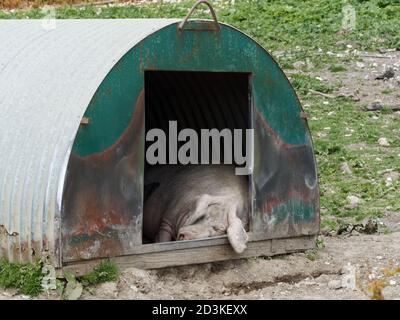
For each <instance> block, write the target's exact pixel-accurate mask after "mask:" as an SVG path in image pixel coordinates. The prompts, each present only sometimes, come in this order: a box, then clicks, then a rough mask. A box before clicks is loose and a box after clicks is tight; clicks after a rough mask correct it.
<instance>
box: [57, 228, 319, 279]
mask: <svg viewBox="0 0 400 320" xmlns="http://www.w3.org/2000/svg"><path fill="white" fill-rule="evenodd" d="M315 237H316V236H315V235H312V236H303V237H296V238H288V239H269V240H261V241H253V242H249V243H248V244H247V249H246V250H245V251H244V252H243V253H241V254H237V253H235V252H234V251H233V250H232V248H231V246H230V245H229V244H216V245H210V246H202V247H192V248H184V249H176V250H171V251H160V252H147V253H139V254H134V255H127V256H121V257H115V258H110V260H111V261H113V262H114V263H115V264H116V265H117V266H118V268H119V270H120V271H123V270H125V269H127V268H130V267H136V268H140V269H158V268H164V267H172V266H181V265H189V264H199V263H206V262H213V261H222V260H231V259H241V258H250V257H257V256H273V255H278V254H285V253H290V252H295V251H304V250H308V249H313V248H315ZM102 260H103V259H96V260H88V261H79V262H72V263H69V264H66V265H65V266H64V267H63V268H61V269H59V270H58V276H59V277H63V271H68V272H71V273H73V274H75V275H76V276H81V275H84V274H86V273H88V272H89V271H91V270H92V269H93V268H94V267H96V266H97V265H98V264H99V263H100V262H101V261H102Z"/></svg>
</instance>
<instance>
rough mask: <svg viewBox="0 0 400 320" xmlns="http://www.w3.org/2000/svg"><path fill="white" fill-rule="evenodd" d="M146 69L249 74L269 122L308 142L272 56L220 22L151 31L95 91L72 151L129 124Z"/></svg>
mask: <svg viewBox="0 0 400 320" xmlns="http://www.w3.org/2000/svg"><path fill="white" fill-rule="evenodd" d="M145 70H176V71H179V70H182V71H183V70H187V71H188V70H190V71H218V72H250V73H252V83H253V99H254V103H255V107H256V108H258V109H259V110H260V111H261V112H262V114H263V115H264V117H265V118H267V119H268V124H269V126H270V127H271V128H272V130H274V131H275V132H276V133H277V134H278V135H279V137H280V138H281V139H282V140H283V141H285V142H286V143H288V144H309V143H310V137H309V134H308V130H307V128H306V125H305V122H304V121H299V116H300V112H301V107H300V104H299V102H298V99H297V97H296V95H295V92H294V90H293V89H292V87H291V86H290V83H289V81H288V80H287V78H286V76H285V75H284V73H283V72H282V70H281V69H280V68H279V66H278V65H277V63H276V62H275V61H274V60H273V59H272V57H271V56H270V55H269V54H268V53H267V52H266V51H265V50H264V49H263V48H262V47H261V46H259V45H258V44H257V43H256V42H255V41H254V40H252V39H251V38H249V37H248V36H246V35H245V34H243V33H241V32H240V31H238V30H236V29H234V28H232V27H229V26H226V25H221V30H220V32H215V31H198V30H197V31H194V30H184V31H182V32H178V31H177V26H176V25H171V26H168V27H165V28H164V29H161V30H160V31H158V32H156V33H154V34H152V35H150V36H149V37H147V38H146V39H144V40H143V41H142V42H141V43H139V44H138V45H137V46H135V47H134V48H132V49H131V50H130V51H129V52H128V53H127V54H125V56H124V57H123V58H122V59H121V60H120V61H119V62H118V63H117V64H116V65H115V66H114V68H113V69H112V70H111V71H110V72H109V74H108V75H107V77H106V78H105V79H104V81H103V83H102V84H101V86H100V87H99V88H98V90H97V92H96V93H95V95H94V97H93V99H92V101H91V103H90V105H89V107H88V109H87V111H86V113H85V117H87V118H89V119H90V124H89V125H86V126H81V127H80V129H79V131H78V134H77V136H76V140H75V144H74V147H73V153H75V154H77V155H80V156H87V155H90V154H93V153H98V152H101V151H104V150H105V149H107V148H109V147H110V146H112V145H113V144H114V143H115V142H116V141H117V140H118V138H119V137H120V136H121V134H122V132H123V131H124V130H125V128H126V127H127V125H128V123H129V121H130V119H131V117H132V114H133V112H134V109H133V106H134V103H135V101H136V99H137V97H138V95H139V92H140V91H141V90H142V89H143V83H144V71H145Z"/></svg>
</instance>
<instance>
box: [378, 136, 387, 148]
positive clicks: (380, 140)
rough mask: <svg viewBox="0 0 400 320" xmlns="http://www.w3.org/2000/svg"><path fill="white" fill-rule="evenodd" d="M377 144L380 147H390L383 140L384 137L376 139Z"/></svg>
mask: <svg viewBox="0 0 400 320" xmlns="http://www.w3.org/2000/svg"><path fill="white" fill-rule="evenodd" d="M378 144H379V145H380V146H381V147H389V146H390V143H389V141H388V140H387V139H386V138H384V137H382V138H379V139H378Z"/></svg>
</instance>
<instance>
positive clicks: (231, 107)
mask: <svg viewBox="0 0 400 320" xmlns="http://www.w3.org/2000/svg"><path fill="white" fill-rule="evenodd" d="M171 122H174V123H176V131H177V133H178V134H179V133H180V132H181V131H182V130H183V129H188V128H190V129H193V130H194V132H196V134H197V137H198V146H197V154H196V159H197V161H196V164H195V165H208V164H204V163H205V162H204V159H205V158H204V145H203V150H202V146H201V136H202V129H203V131H204V129H208V130H212V129H216V130H218V132H220V133H222V131H223V130H225V133H227V130H228V131H229V132H230V133H231V139H226V138H225V135H224V134H221V135H220V139H219V146H217V147H218V149H219V154H220V157H219V159H220V162H219V163H220V164H224V160H227V159H231V160H232V162H231V164H232V165H233V166H235V167H243V166H244V164H243V162H242V163H239V162H238V161H237V159H236V157H235V155H234V149H235V147H236V149H238V146H235V139H234V130H236V131H238V129H239V130H240V131H241V132H242V133H241V139H240V140H241V146H240V148H239V149H240V150H239V151H240V152H241V154H242V156H246V129H252V109H251V74H249V73H238V72H192V71H145V134H146V136H147V134H148V133H149V131H151V130H152V129H160V130H162V131H163V132H164V133H165V136H166V141H165V142H166V146H165V147H166V148H165V151H166V152H165V160H166V163H167V164H174V165H175V166H183V165H184V164H181V163H180V160H179V157H177V154H176V151H178V150H180V148H181V147H182V146H183V145H184V144H185V143H186V142H187V141H188V140H186V141H178V139H177V137H176V136H170V132H171V130H170V129H171ZM226 129H227V130H226ZM174 134H176V133H174ZM170 139H173V140H174V141H175V143H176V146H175V147H174V150H171V144H170ZM152 144H154V140H153V141H148V140H147V139H146V141H145V151H144V155H145V157H146V151H147V150H148V148H149V147H151V146H152ZM228 144H229V145H228ZM175 148H176V149H175ZM215 148H216V145H213V139H212V138H211V137H210V139H209V145H208V156H209V158H208V159H209V161H208V163H209V164H210V165H211V164H212V163H213V159H215V158H213V157H214V156H215V151H216V150H215ZM229 152H231V154H228V153H229ZM235 152H237V151H235ZM174 153H175V154H174ZM157 156H159V155H158V154H157ZM202 156H203V158H202ZM192 159H193V157H192ZM214 163H215V162H214ZM217 163H218V162H217ZM161 166H165V164H159V163H157V164H154V163H150V162H149V161H148V159H147V158H146V159H145V168H144V181H146V176H147V175H148V174H149V172H151V171H153V170H155V169H157V168H160V167H161ZM217 178H218V177H215V179H217ZM246 181H247V189H249V186H250V177H249V176H246ZM157 187H158V185H157V184H152V185H146V184H145V186H144V203H146V200H147V199H148V198H149V197H150V196H151V194H152V193H153V192H155V190H156V189H157ZM250 199H251V193H249V201H250ZM144 214H146V212H144ZM155 223H156V222H155ZM149 242H153V241H151V240H149V239H146V238H145V237H143V243H149Z"/></svg>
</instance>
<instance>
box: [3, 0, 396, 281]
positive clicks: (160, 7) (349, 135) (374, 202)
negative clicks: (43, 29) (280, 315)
mask: <svg viewBox="0 0 400 320" xmlns="http://www.w3.org/2000/svg"><path fill="white" fill-rule="evenodd" d="M193 3H194V1H184V2H183V3H177V4H174V3H152V4H146V5H140V6H139V5H131V6H125V7H118V6H102V7H99V6H92V5H89V6H86V7H81V8H76V7H71V6H65V7H61V8H58V9H57V10H56V16H57V18H60V19H64V18H152V17H164V18H167V17H184V16H185V15H186V13H187V11H188V9H189V8H190V7H191V6H192V5H193ZM345 3H347V4H351V5H352V6H353V8H354V9H355V12H356V24H355V29H354V30H344V29H342V19H343V13H342V9H343V7H344V4H345ZM214 6H215V8H216V11H217V14H218V17H219V20H220V21H221V22H225V23H228V24H231V25H233V26H235V27H237V28H239V29H241V30H243V31H244V32H246V33H247V34H249V35H250V36H252V37H253V38H254V39H256V40H257V41H258V42H259V43H260V44H261V45H263V46H264V47H265V48H266V49H267V50H268V51H269V52H271V53H272V55H273V56H274V57H275V59H276V60H277V61H278V63H279V64H280V65H281V66H282V67H283V68H284V69H294V66H293V64H294V63H295V62H297V61H303V62H306V65H307V68H308V69H309V70H308V71H316V70H321V69H325V70H326V69H327V70H329V71H330V72H341V74H344V72H345V71H346V70H347V69H348V67H349V65H351V64H352V63H355V61H356V60H355V59H356V57H355V56H354V55H353V51H354V50H366V51H375V50H377V49H379V48H382V47H383V48H396V47H397V48H398V47H400V32H399V30H400V0H370V1H367V0H349V1H347V2H343V1H342V0H331V1H326V0H305V1H297V0H275V1H267V0H236V1H235V4H234V5H232V4H231V1H228V0H226V1H219V2H216V1H214ZM43 15H44V13H43V12H42V11H41V10H40V9H30V10H16V11H15V12H13V13H10V12H7V13H6V12H0V18H21V19H22V18H41V17H43ZM194 17H202V18H204V17H207V18H208V12H207V11H206V10H200V13H196V14H195V15H194ZM291 82H292V84H293V86H294V88H295V89H296V91H297V93H298V94H299V96H300V99H301V101H302V104H303V106H304V109H305V111H306V112H307V114H308V115H309V126H310V129H311V132H312V135H313V140H314V144H315V152H316V157H317V162H318V171H319V181H320V191H321V213H322V227H326V228H331V229H335V228H337V227H338V223H337V221H336V218H338V217H339V218H351V219H354V220H355V221H360V220H363V219H365V218H368V217H380V216H382V214H383V213H384V212H385V211H386V210H388V211H396V212H399V211H400V197H399V196H398V191H399V189H400V182H399V181H394V182H393V183H392V184H391V185H387V184H386V182H385V179H384V177H383V174H384V172H385V170H389V169H390V170H396V171H400V161H399V157H400V128H399V125H398V121H397V122H396V121H395V120H394V116H393V112H392V111H391V110H390V109H389V108H385V109H384V110H381V111H380V112H364V111H362V108H361V106H360V104H361V103H360V102H354V101H351V100H347V99H344V98H334V99H326V98H324V97H321V96H316V95H311V94H310V90H315V91H319V92H321V93H325V94H332V93H334V92H335V90H337V88H338V87H339V86H340V83H339V84H335V83H327V82H326V81H324V80H320V79H317V78H315V77H313V76H311V75H306V74H304V73H301V74H294V75H291ZM392 93H393V92H391V91H390V90H385V92H382V94H392ZM377 98H378V97H377ZM380 137H386V138H387V139H388V140H389V142H390V143H391V146H390V147H387V148H381V147H379V146H378V144H377V141H378V139H379V138H380ZM357 144H358V145H360V146H363V147H362V148H361V149H360V148H359V147H355V146H357ZM352 146H353V147H352ZM344 163H347V164H348V165H349V167H350V168H351V171H352V174H345V173H342V172H341V169H340V167H341V166H342V165H343V164H344ZM348 195H355V196H358V197H359V198H361V199H362V202H361V204H360V205H359V206H358V207H357V208H355V209H345V205H346V202H347V200H346V198H347V196H348ZM88 281H89V280H88Z"/></svg>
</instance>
